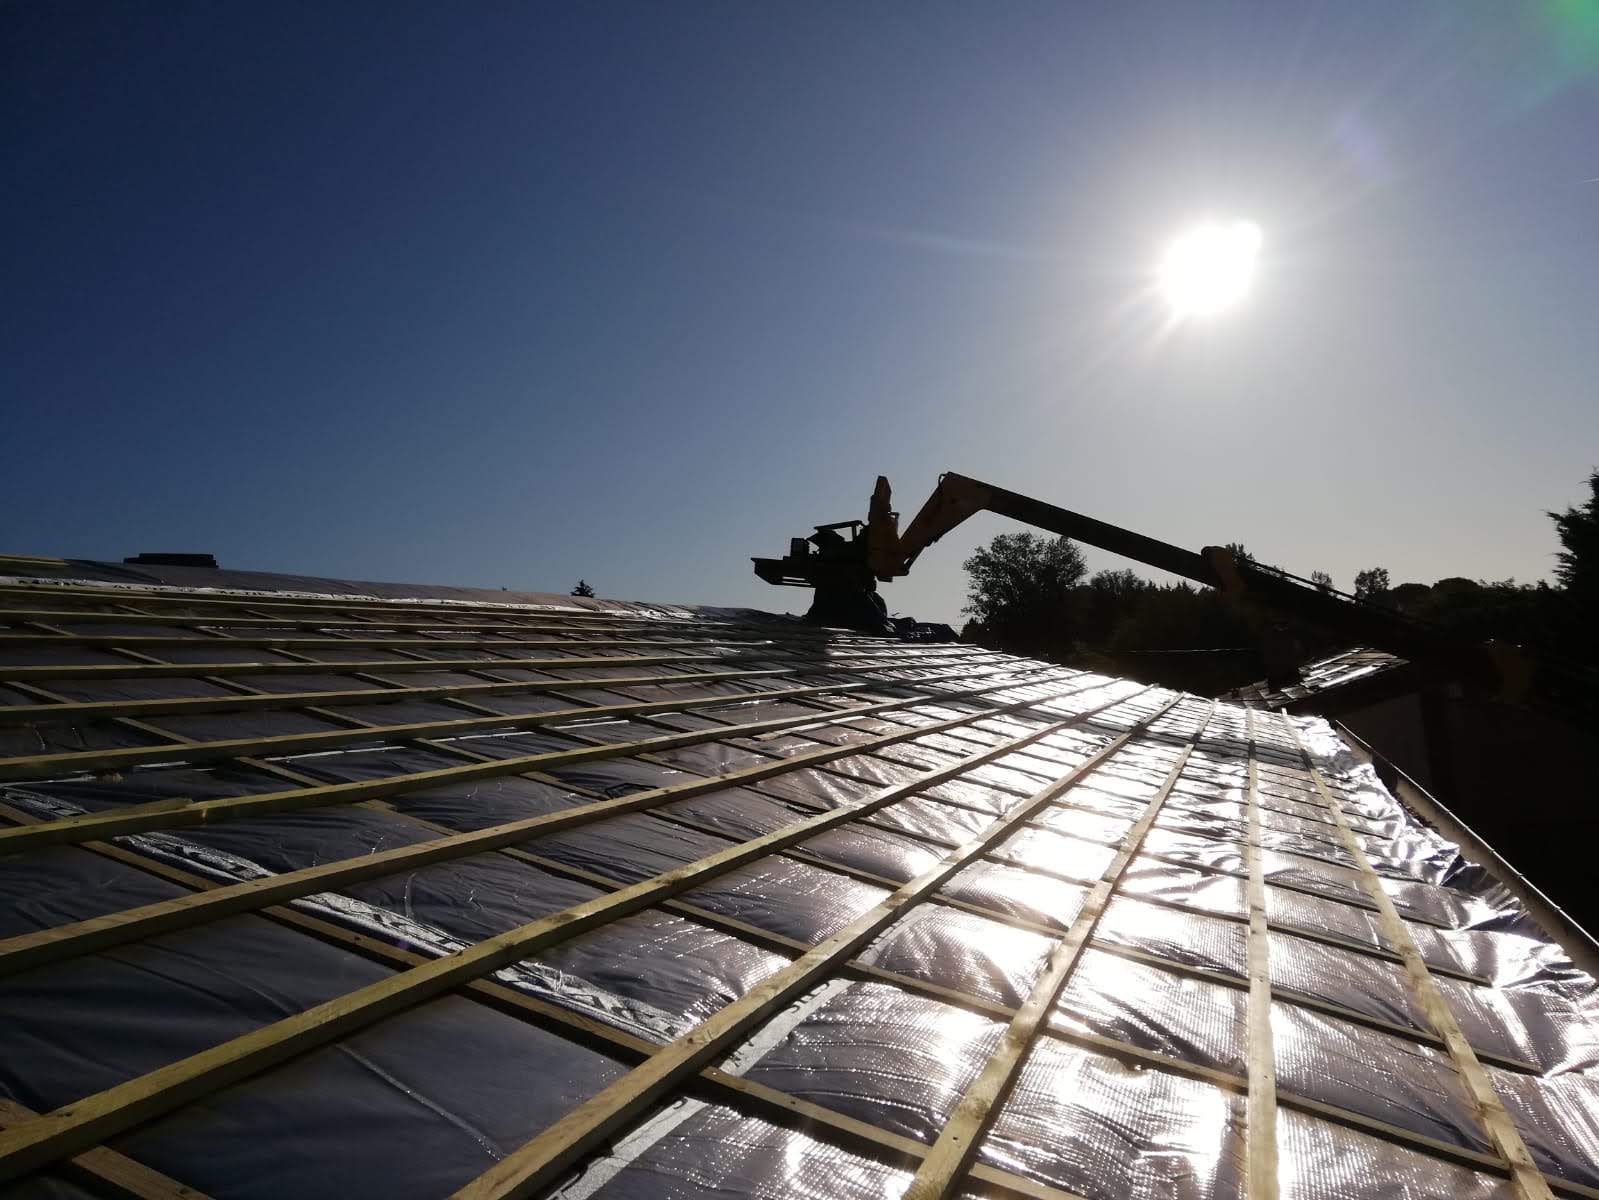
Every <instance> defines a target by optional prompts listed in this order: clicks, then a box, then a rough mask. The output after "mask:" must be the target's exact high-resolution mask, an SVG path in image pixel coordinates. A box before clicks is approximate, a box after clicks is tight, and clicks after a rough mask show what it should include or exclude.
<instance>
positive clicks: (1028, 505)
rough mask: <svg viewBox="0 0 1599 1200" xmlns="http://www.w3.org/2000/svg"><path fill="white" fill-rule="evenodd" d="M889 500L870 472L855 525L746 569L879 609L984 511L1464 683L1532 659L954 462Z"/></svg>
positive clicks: (1504, 674) (1527, 667)
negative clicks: (881, 590) (922, 487)
mask: <svg viewBox="0 0 1599 1200" xmlns="http://www.w3.org/2000/svg"><path fill="white" fill-rule="evenodd" d="M892 503H893V495H892V492H891V490H890V488H889V484H888V480H887V479H886V478H885V477H883V476H881V475H879V476H878V478H877V487H876V488H875V489H874V490H873V492H872V500H871V506H870V509H869V510H868V513H867V519H866V521H865V523H864V525H863V524H862V523H861V522H858V521H847V522H841V523H838V524H834V525H824V526H818V527H817V531H816V533H815V534H813V535H812V536H811V537H810V538H809V539H806V538H795V539H793V541H792V543H791V549H790V553H789V555H788V556H787V557H786V558H782V559H770V558H757V559H755V560H754V562H755V573H756V574H757V575H759V576H760V577H761V578H762V579H764V580H766V581H767V582H768V583H786V584H793V585H798V586H802V587H814V588H816V589H817V603H816V606H815V607H814V608H813V610H812V613H813V616H815V617H816V618H817V619H827V620H836V619H838V616H839V615H841V614H848V613H851V612H856V611H861V612H867V613H881V612H882V610H883V606H882V602H881V600H880V599H878V598H877V597H876V595H875V591H876V585H877V583H878V582H883V583H887V582H889V581H891V580H893V579H897V578H899V577H900V576H902V575H905V574H907V573H908V572H909V571H910V569H911V565H912V564H913V563H914V562H915V561H916V559H917V557H918V556H919V555H920V554H921V552H922V551H923V550H925V549H926V548H927V547H928V546H930V545H932V544H933V543H934V542H936V541H938V539H939V538H941V537H943V536H944V535H945V534H946V533H948V532H949V531H950V530H952V529H954V528H955V527H956V526H957V525H959V524H960V523H961V522H962V521H964V520H966V518H968V517H970V516H973V515H974V514H976V513H979V512H991V513H997V514H999V515H1000V516H1004V517H1010V518H1012V519H1013V520H1017V521H1021V522H1023V523H1024V524H1027V525H1032V526H1035V527H1036V528H1039V529H1043V530H1047V531H1048V532H1050V533H1054V534H1059V535H1060V536H1062V537H1067V538H1071V539H1072V540H1073V541H1078V542H1082V543H1084V544H1086V545H1089V546H1096V547H1098V548H1099V549H1101V550H1108V551H1110V552H1111V553H1113V554H1120V555H1123V556H1125V557H1127V558H1131V559H1134V560H1136V561H1138V562H1141V563H1144V564H1146V565H1148V566H1151V567H1156V568H1159V569H1160V570H1162V571H1167V572H1169V573H1171V574H1173V575H1178V576H1181V577H1182V578H1184V579H1190V580H1193V581H1194V582H1195V583H1201V584H1204V585H1205V586H1207V587H1214V588H1220V589H1222V590H1224V591H1228V592H1233V593H1236V594H1241V595H1243V596H1247V597H1248V598H1250V599H1252V600H1256V601H1259V602H1260V603H1261V604H1263V605H1265V606H1267V607H1269V608H1272V609H1274V610H1276V611H1277V612H1279V613H1280V614H1283V615H1285V616H1291V617H1298V618H1303V619H1304V620H1307V621H1311V622H1314V623H1316V624H1319V625H1322V626H1324V627H1327V628H1329V629H1333V630H1336V631H1338V632H1340V633H1342V634H1345V635H1346V636H1348V637H1349V638H1351V639H1352V640H1353V641H1356V642H1359V643H1362V644H1365V645H1368V646H1374V647H1376V648H1378V649H1381V650H1387V651H1389V652H1391V653H1393V654H1397V655H1399V656H1401V657H1403V658H1406V659H1409V660H1410V661H1412V662H1414V663H1417V664H1419V665H1422V666H1424V667H1428V668H1432V669H1436V670H1438V671H1440V672H1441V673H1442V674H1444V675H1445V676H1446V677H1448V678H1450V679H1454V680H1458V681H1460V682H1463V683H1471V684H1474V685H1476V686H1481V687H1488V688H1491V689H1493V690H1495V691H1497V692H1500V693H1501V694H1506V695H1510V696H1516V697H1519V696H1520V695H1521V694H1523V693H1524V692H1525V690H1526V686H1527V682H1528V679H1529V676H1530V673H1531V664H1530V663H1529V662H1528V661H1527V660H1526V659H1525V658H1524V657H1523V656H1522V654H1521V653H1520V651H1519V650H1517V649H1516V648H1515V647H1513V646H1508V645H1504V644H1501V643H1487V644H1483V643H1477V642H1470V641H1466V640H1463V639H1459V638H1453V637H1449V636H1447V635H1445V634H1443V633H1440V632H1438V631H1437V630H1434V629H1432V628H1430V627H1428V626H1426V625H1423V624H1421V623H1420V622H1417V621H1414V620H1411V619H1410V618H1408V617H1405V616H1404V615H1403V614H1401V613H1398V612H1395V611H1394V610H1392V609H1388V608H1384V607H1382V606H1380V605H1376V604H1372V603H1369V602H1367V601H1365V600H1360V599H1357V598H1356V597H1354V596H1351V595H1348V594H1346V593H1343V592H1337V591H1333V590H1331V589H1327V588H1322V587H1319V586H1317V585H1316V584H1313V583H1311V582H1309V581H1308V580H1304V579H1300V578H1299V577H1297V576H1294V575H1290V574H1288V573H1287V572H1286V571H1279V570H1277V569H1276V568H1274V567H1267V566H1263V565H1261V564H1259V563H1256V562H1253V561H1250V560H1247V559H1239V558H1237V557H1235V556H1234V555H1233V553H1232V552H1231V551H1229V550H1228V549H1226V548H1225V547H1223V546H1206V547H1205V548H1204V549H1202V550H1200V551H1198V552H1195V551H1193V550H1184V549H1183V548H1182V547H1180V546H1173V545H1172V544H1170V543H1169V542H1162V541H1160V540H1158V539H1156V538H1151V537H1145V536H1144V535H1143V534H1141V533H1134V532H1133V531H1131V530H1129V529H1122V528H1121V527H1119V526H1116V525H1111V524H1109V523H1107V522H1105V521H1098V520H1095V519H1094V518H1093V517H1087V516H1084V515H1083V514H1082V513H1077V512H1073V511H1071V510H1070V509H1067V508H1061V507H1059V506H1057V505H1054V504H1046V503H1045V502H1044V501H1042V500H1035V499H1033V498H1032V497H1031V496H1023V495H1021V494H1020V493H1017V492H1012V491H1009V490H1007V489H1005V488H1002V487H996V486H995V485H993V484H991V483H984V482H983V481H982V480H980V479H972V478H969V477H968V476H965V475H957V474H955V473H954V472H949V473H948V474H945V475H942V476H940V478H939V481H938V487H937V488H935V489H934V490H933V494H932V495H931V496H930V497H928V500H927V503H926V504H924V505H922V508H921V511H920V512H918V513H917V514H916V516H915V517H914V518H912V520H911V523H910V525H909V526H908V527H907V528H906V530H905V532H904V533H903V534H902V533H900V531H899V514H898V513H897V512H895V511H894V510H893V508H892ZM845 528H847V529H849V531H850V535H851V536H850V537H849V538H848V539H845V538H844V537H843V536H842V535H841V534H840V533H839V532H838V531H839V530H841V529H845ZM812 545H815V547H816V550H815V551H814V552H813V551H812V550H811V546H812ZM873 602H875V604H874V603H873ZM866 623H868V624H869V623H870V621H869V620H868V621H867V622H866Z"/></svg>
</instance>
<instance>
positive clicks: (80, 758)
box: [0, 683, 871, 780]
mask: <svg viewBox="0 0 1599 1200" xmlns="http://www.w3.org/2000/svg"><path fill="white" fill-rule="evenodd" d="M869 686H871V685H870V684H867V683H829V684H820V685H816V686H807V687H792V688H775V689H772V690H771V691H765V692H749V693H747V694H746V696H744V697H740V698H739V700H737V701H736V702H737V703H756V702H759V701H770V700H793V699H799V698H802V697H805V696H819V695H827V694H831V693H838V692H851V691H860V690H862V689H864V688H867V687H869ZM727 703H728V698H727V697H726V696H706V697H698V698H685V699H680V700H678V699H674V700H652V701H646V702H639V703H635V704H604V705H585V706H580V707H577V708H560V709H555V710H553V711H551V712H546V713H511V714H509V715H504V714H502V715H500V716H494V717H462V718H459V719H455V718H452V719H449V720H443V721H413V722H408V723H406V724H402V725H373V726H371V727H369V728H362V729H327V730H318V731H316V732H312V733H285V734H276V735H274V736H271V737H258V738H226V739H221V740H217V741H207V742H186V743H184V744H183V747H182V753H181V754H161V753H159V751H160V750H161V748H160V747H156V746H118V747H115V748H112V749H106V750H73V751H68V752H66V753H62V754H34V755H26V756H23V757H20V758H0V780H18V779H49V778H52V777H59V776H62V775H74V774H78V773H81V772H85V771H106V770H116V769H119V768H122V767H132V766H142V765H146V764H148V763H151V762H177V761H180V760H181V761H183V762H215V761H217V760H218V759H225V758H239V757H241V756H242V755H246V754H251V755H263V756H266V755H271V756H284V755H290V754H299V753H308V754H309V753H316V752H318V751H320V750H326V749H330V748H337V747H340V746H351V745H356V744H357V743H361V742H370V741H372V740H373V739H380V740H383V741H403V740H405V739H408V738H419V737H458V736H460V735H462V734H467V733H487V732H491V731H493V730H498V729H514V730H523V729H526V730H528V731H530V732H531V731H533V730H536V729H539V728H540V727H542V726H545V725H551V724H555V723H558V722H562V721H587V720H600V719H604V718H608V717H631V716H642V715H644V714H647V713H653V712H691V711H693V710H694V709H696V708H710V707H725V706H726V705H727ZM124 719H125V720H126V719H127V718H124Z"/></svg>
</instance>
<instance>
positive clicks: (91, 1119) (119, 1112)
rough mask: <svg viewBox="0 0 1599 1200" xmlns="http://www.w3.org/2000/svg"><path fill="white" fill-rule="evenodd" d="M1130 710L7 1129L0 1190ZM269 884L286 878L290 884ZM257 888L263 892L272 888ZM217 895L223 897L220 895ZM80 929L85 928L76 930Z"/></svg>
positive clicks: (1005, 748) (529, 927) (820, 819)
mask: <svg viewBox="0 0 1599 1200" xmlns="http://www.w3.org/2000/svg"><path fill="white" fill-rule="evenodd" d="M1142 690H1147V689H1141V691H1142ZM1135 694H1136V693H1135ZM1127 699H1128V697H1118V698H1116V699H1114V700H1111V701H1108V702H1107V703H1105V704H1103V705H1100V706H1098V707H1096V708H1091V709H1089V710H1086V711H1085V712H1083V713H1080V714H1077V715H1074V716H1072V717H1070V718H1068V719H1066V720H1060V721H1054V722H1051V723H1050V724H1048V725H1045V726H1042V727H1040V728H1038V729H1034V730H1031V731H1029V732H1028V733H1026V734H1024V735H1022V736H1020V737H1017V738H1014V739H1010V740H1007V741H1005V742H1001V743H1000V744H999V745H997V746H995V747H993V748H991V749H989V750H987V751H981V752H979V753H977V754H974V755H972V756H970V757H969V758H967V759H964V760H962V761H961V762H959V763H958V764H955V765H954V766H952V767H946V768H941V769H939V770H935V771H932V772H929V773H928V775H927V776H926V777H924V778H922V779H920V780H917V781H915V782H914V784H913V785H898V786H895V787H890V788H885V789H883V790H882V791H881V792H880V793H878V794H876V795H874V796H872V797H871V798H870V799H867V800H863V801H861V802H859V803H858V804H856V805H854V806H850V807H846V808H841V809H838V810H835V811H832V812H828V813H822V814H818V815H817V816H815V817H811V818H808V819H806V820H802V821H800V822H797V823H796V824H794V825H791V826H786V827H784V828H783V829H781V830H778V831H777V832H774V833H771V834H767V835H764V836H762V837H758V838H753V839H750V840H747V841H745V842H742V843H738V844H736V845H734V846H731V847H729V848H728V849H726V850H723V851H720V852H718V853H716V854H713V855H710V856H708V857H706V858H704V859H700V860H698V861H697V862H695V863H691V864H689V865H687V866H684V867H680V868H677V869H675V870H672V871H668V872H665V873H663V874H660V875H657V876H654V877H652V878H650V879H648V880H645V881H643V882H641V883H638V884H634V885H631V886H629V887H625V888H623V889H621V890H619V891H617V892H613V893H610V894H609V895H602V896H599V897H596V898H595V899H592V900H589V901H585V902H583V903H581V904H578V905H574V906H572V907H570V908H567V909H564V910H562V911H561V912H558V913H555V914H552V915H550V916H547V917H543V918H540V919H538V920H534V921H531V922H528V923H527V924H525V925H522V926H520V927H518V928H516V929H513V930H510V931H508V932H506V933H502V934H499V935H497V936H494V937H491V938H486V939H484V940H482V941H480V942H477V943H475V944H474V945H472V946H470V947H468V948H466V949H464V950H461V951H458V952H456V953H454V954H451V955H447V956H444V957H441V958H437V959H433V960H431V961H429V962H427V963H424V964H422V965H420V966H417V967H414V968H412V969H411V970H409V971H406V972H403V973H401V974H399V975H395V976H392V977H390V978H388V979H385V980H381V981H379V982H378V983H375V984H371V985H368V986H367V987H365V988H362V989H359V990H357V991H356V992H353V993H348V994H346V995H344V996H341V997H337V998H335V999H334V1000H330V1001H327V1002H324V1003H322V1004H319V1005H316V1006H313V1007H312V1008H310V1009H307V1010H305V1011H303V1012H301V1013H299V1014H296V1015H295V1016H292V1017H288V1018H284V1019H283V1020H280V1021H277V1022H275V1023H274V1024H272V1025H268V1026H265V1027H263V1028H261V1029H258V1030H256V1031H254V1032H252V1033H249V1034H245V1035H243V1036H241V1037H237V1038H234V1039H232V1040H231V1041H229V1042H225V1043H223V1044H222V1045H220V1046H215V1047H212V1048H211V1049H210V1050H206V1051H202V1052H201V1053H199V1054H196V1055H192V1056H190V1057H189V1058H186V1059H183V1060H180V1061H179V1062H176V1063H172V1064H169V1065H168V1066H166V1067H163V1068H159V1069H158V1070H156V1071H153V1072H150V1073H148V1074H146V1075H144V1076H140V1077H138V1078H135V1079H132V1080H129V1081H127V1082H125V1083H122V1084H119V1085H117V1086H115V1087H112V1088H109V1089H107V1090H106V1091H103V1092H101V1093H98V1094H97V1095H95V1096H90V1097H85V1098H84V1099H81V1100H79V1101H76V1102H74V1103H73V1104H70V1105H68V1106H66V1107H65V1108H62V1109H58V1110H56V1111H55V1112H53V1113H47V1114H44V1115H43V1116H41V1117H39V1118H37V1119H35V1120H33V1121H30V1122H27V1123H25V1124H23V1125H21V1126H18V1127H16V1128H14V1129H11V1130H6V1131H3V1132H0V1181H4V1180H6V1179H11V1178H15V1177H16V1176H17V1175H20V1174H23V1173H26V1172H27V1171H30V1170H34V1169H36V1168H38V1167H40V1166H44V1165H46V1164H48V1163H50V1162H53V1161H56V1160H57V1159H59V1158H61V1157H64V1156H68V1155H71V1154H74V1153H77V1152H79V1151H81V1150H83V1149H85V1148H87V1147H89V1146H93V1145H95V1144H97V1143H98V1142H100V1141H103V1140H105V1139H106V1138H109V1137H113V1136H115V1134H116V1133H118V1132H120V1131H122V1130H125V1129H128V1128H131V1127H132V1126H134V1125H137V1124H141V1123H143V1122H144V1121H146V1120H149V1119H151V1118H153V1117H155V1116H157V1115H160V1114H161V1113H164V1112H169V1111H171V1110H172V1109H174V1108H177V1107H180V1106H181V1105H182V1104H184V1103H187V1102H189V1101H192V1100H194V1099H197V1098H199V1097H200V1096H204V1095H207V1094H210V1093H211V1092H213V1091H215V1090H217V1089H218V1088H221V1087H224V1086H226V1085H227V1084H229V1083H234V1082H237V1081H239V1080H242V1079H245V1078H248V1077H249V1076H251V1075H254V1074H256V1073H258V1072H259V1071H261V1070H263V1069H265V1068H267V1067H269V1066H273V1065H276V1064H277V1063H280V1062H283V1061H286V1060H287V1059H289V1058H292V1057H295V1056H298V1055H299V1054H302V1053H304V1052H305V1051H307V1050H310V1049H312V1048H315V1047H317V1046H321V1045H325V1044H327V1043H328V1042H331V1041H334V1040H337V1039H338V1038H340V1037H343V1036H345V1035H347V1034H349V1033H352V1032H355V1031H356V1030H358V1029H362V1028H365V1027H366V1026H368V1025H370V1024H372V1023H374V1022H376V1021H379V1020H382V1019H383V1018H384V1017H387V1016H391V1015H394V1014H395V1013H398V1012H401V1011H404V1010H405V1009H408V1008H411V1007H414V1006H415V1005H417V1004H420V1003H422V1002H423V1001H425V1000H428V999H432V998H433V997H435V996H438V995H441V994H443V993H444V992H447V991H451V990H453V989H454V988H456V987H458V986H460V985H462V984H464V983H467V982H469V981H471V980H474V979H478V978H481V977H482V976H484V975H487V974H490V973H492V972H493V971H495V970H497V969H499V968H500V967H502V966H506V965H509V964H510V963H512V962H515V961H517V960H518V959H521V958H526V957H529V956H531V955H532V954H534V953H536V952H538V951H539V950H542V949H545V948H547V947H549V946H553V945H556V944H558V943H560V942H562V941H566V940H568V939H570V938H572V937H575V936H576V935H577V934H579V933H582V932H585V931H586V930H589V929H592V928H596V927H598V926H600V925H602V924H605V923H607V922H608V921H610V920H613V919H615V918H617V917H620V916H625V915H628V914H630V913H633V912H637V911H639V910H640V909H642V908H646V907H649V906H651V905H652V904H654V903H655V902H656V901H658V900H661V899H667V898H670V897H672V896H674V895H676V894H677V893H679V892H682V891H686V890H688V889H689V888H690V887H693V886H695V885H697V884H698V883H700V882H704V881H705V880H707V879H710V878H714V877H715V876H716V875H719V874H723V873H725V872H727V871H729V870H732V869H733V868H734V867H737V866H739V865H742V864H743V863H744V862H747V861H751V860H753V859H755V858H760V857H764V856H765V855H766V854H768V853H770V852H771V851H773V850H776V849H780V848H782V847H783V846H786V845H790V844H792V843H794V842H797V841H800V840H802V839H803V838H807V837H811V836H814V835H815V834H817V833H820V832H822V831H824V830H826V829H829V828H832V827H834V826H837V825H842V824H845V823H847V822H849V821H851V820H853V819H854V818H855V817H856V816H858V815H861V814H862V813H865V812H870V811H874V810H876V809H878V808H882V807H884V806H885V805H887V804H889V803H892V802H893V801H894V800H897V799H900V798H902V797H904V796H905V795H908V794H910V792H911V791H913V790H916V789H917V788H921V787H926V786H930V785H931V784H933V783H936V782H938V781H940V780H942V779H946V778H954V777H955V776H957V775H959V774H961V773H963V772H964V771H965V770H968V769H970V768H971V767H973V766H978V765H981V764H982V763H984V762H988V761H992V760H993V759H995V758H999V757H1003V756H1004V755H1005V754H1008V753H1010V752H1012V751H1014V750H1016V749H1019V748H1021V747H1022V746H1025V745H1030V744H1032V743H1033V742H1035V741H1039V740H1041V739H1042V738H1044V737H1047V736H1049V735H1050V734H1052V733H1056V732H1059V731H1061V730H1063V729H1067V728H1070V727H1071V726H1073V725H1076V724H1081V723H1082V722H1083V721H1085V720H1087V719H1089V718H1090V717H1091V716H1093V715H1094V714H1096V713H1098V712H1100V711H1103V709H1105V708H1109V707H1113V706H1114V705H1116V704H1120V703H1125V702H1126V700H1127ZM1032 703H1035V702H1031V701H1028V702H1019V704H1018V706H1030V705H1031V704H1032ZM1173 703H1176V701H1173ZM928 728H934V727H932V726H930V727H928ZM1121 744H1124V743H1123V742H1120V741H1119V742H1118V743H1117V745H1118V748H1119V746H1120V745H1121ZM625 799H627V798H624V800H625ZM596 807H597V806H596ZM561 815H563V814H560V813H556V814H551V816H555V817H559V816H561ZM29 828H30V829H32V828H39V827H38V826H34V827H29ZM429 844H431V843H423V844H422V846H427V845H429ZM421 848H422V847H407V848H406V849H407V850H415V849H421ZM294 874H297V875H303V874H304V873H303V872H296V873H294ZM275 878H278V879H285V878H289V876H279V877H275ZM252 882H254V881H252ZM260 882H270V880H264V881H260ZM235 886H238V885H235ZM244 886H249V885H244ZM222 890H226V889H219V891H222ZM259 890H262V891H264V890H265V889H259ZM216 894H218V893H217V892H212V893H199V894H197V895H196V896H192V897H185V898H184V899H185V900H200V899H203V898H204V897H205V896H208V895H216ZM146 907H155V906H146ZM80 924H87V923H81V922H80ZM43 932H49V931H48V930H46V931H43Z"/></svg>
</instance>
